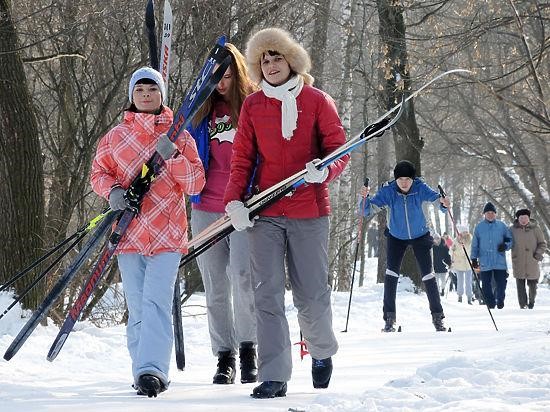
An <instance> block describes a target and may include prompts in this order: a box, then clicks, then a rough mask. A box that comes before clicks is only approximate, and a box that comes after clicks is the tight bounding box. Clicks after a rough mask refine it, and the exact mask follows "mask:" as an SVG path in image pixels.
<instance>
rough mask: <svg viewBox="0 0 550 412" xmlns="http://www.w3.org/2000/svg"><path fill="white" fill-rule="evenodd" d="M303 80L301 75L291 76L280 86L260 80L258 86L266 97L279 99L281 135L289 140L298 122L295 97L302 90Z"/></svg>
mask: <svg viewBox="0 0 550 412" xmlns="http://www.w3.org/2000/svg"><path fill="white" fill-rule="evenodd" d="M303 86H304V80H303V79H302V76H293V77H291V78H290V80H288V81H287V82H286V83H284V84H281V85H280V86H272V85H270V84H269V83H268V82H266V81H265V80H262V82H261V83H260V87H261V88H262V91H263V92H264V94H265V95H266V96H267V97H272V98H274V99H277V100H280V101H281V103H282V104H281V130H282V132H283V137H284V138H285V139H287V140H290V138H291V137H292V135H293V133H294V130H296V125H297V122H298V108H297V107H296V97H298V95H299V94H300V92H301V91H302V87H303Z"/></svg>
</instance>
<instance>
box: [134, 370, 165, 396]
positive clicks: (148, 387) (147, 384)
mask: <svg viewBox="0 0 550 412" xmlns="http://www.w3.org/2000/svg"><path fill="white" fill-rule="evenodd" d="M136 389H137V394H138V395H147V396H148V397H149V398H156V397H157V395H158V394H159V393H161V392H164V391H165V390H166V386H165V385H163V384H162V382H161V381H160V379H159V378H157V377H156V376H154V375H148V374H145V375H141V376H140V377H139V378H138V381H137V385H136Z"/></svg>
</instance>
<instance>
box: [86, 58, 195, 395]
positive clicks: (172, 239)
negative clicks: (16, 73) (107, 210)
mask: <svg viewBox="0 0 550 412" xmlns="http://www.w3.org/2000/svg"><path fill="white" fill-rule="evenodd" d="M128 97H129V100H130V102H131V105H130V107H129V109H127V110H126V111H125V112H124V120H123V121H122V122H121V123H120V124H119V125H118V126H115V127H114V128H113V129H111V130H110V131H109V132H108V133H107V134H106V135H105V136H104V137H103V138H102V139H101V141H100V142H99V145H98V147H97V153H96V156H95V158H94V161H93V164H92V171H91V183H92V188H93V190H94V191H95V192H96V193H97V194H98V195H100V196H102V197H104V198H106V199H108V200H109V205H110V207H111V209H112V210H124V209H125V208H126V207H127V206H128V203H127V200H126V196H125V191H126V189H127V188H128V186H129V185H130V184H131V182H132V180H133V179H134V178H135V176H136V175H137V174H138V173H139V172H140V170H141V167H142V165H143V164H144V163H145V162H146V161H147V160H148V159H149V158H150V157H151V156H152V155H153V153H154V152H155V151H157V152H158V153H159V154H160V155H161V156H162V158H163V159H164V167H163V168H162V170H161V172H160V173H159V175H158V176H157V178H156V179H155V180H154V182H153V183H152V185H151V187H150V190H149V192H148V193H147V194H146V195H145V196H144V198H143V201H142V203H141V206H140V208H139V213H138V214H137V215H136V217H135V218H134V219H133V221H132V223H131V224H130V226H129V227H128V230H127V231H126V233H125V235H124V236H123V237H122V239H121V240H120V243H119V244H118V248H117V250H116V253H117V255H118V265H119V269H120V272H121V275H122V284H123V288H124V294H125V297H126V302H127V305H128V313H129V317H128V326H127V330H126V331H127V344H128V351H129V352H130V357H131V359H132V373H133V376H134V387H135V388H136V389H137V390H138V394H142V395H144V394H146V395H148V396H149V397H151V396H157V394H158V393H160V392H162V391H164V390H166V388H167V387H168V384H169V378H168V368H169V364H170V356H171V353H172V341H173V331H172V300H173V299H172V297H173V293H174V284H175V280H176V275H177V273H178V267H179V262H180V258H181V255H182V253H186V252H187V230H186V229H187V224H186V222H187V218H186V213H185V200H184V197H183V195H184V193H185V194H196V193H199V192H200V190H201V189H202V187H203V186H204V181H205V180H204V169H203V167H202V163H201V161H200V158H199V156H198V154H197V148H196V146H195V142H194V140H193V139H192V138H191V136H190V135H189V133H187V132H186V131H184V132H183V133H181V135H180V136H179V138H178V139H177V141H176V143H175V144H174V143H172V142H171V141H170V139H169V138H168V136H167V135H166V134H165V133H166V132H167V131H168V129H169V128H170V125H171V124H172V120H173V114H172V111H171V110H170V109H169V108H168V107H165V106H163V105H162V100H163V97H164V82H163V80H162V76H161V74H160V73H159V72H157V71H156V70H153V69H151V68H149V67H143V68H141V69H138V70H136V71H135V72H134V74H133V75H132V78H131V79H130V84H129V87H128Z"/></svg>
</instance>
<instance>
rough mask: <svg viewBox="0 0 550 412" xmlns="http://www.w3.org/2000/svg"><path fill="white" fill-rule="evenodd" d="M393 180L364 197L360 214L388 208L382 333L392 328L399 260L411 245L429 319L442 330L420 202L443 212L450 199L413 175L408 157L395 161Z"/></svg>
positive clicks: (365, 192)
mask: <svg viewBox="0 0 550 412" xmlns="http://www.w3.org/2000/svg"><path fill="white" fill-rule="evenodd" d="M393 176H394V178H395V180H392V181H390V182H387V183H385V184H384V185H383V186H382V187H381V188H380V190H379V191H378V192H377V193H376V195H374V196H373V197H367V198H366V201H365V202H363V203H364V208H363V211H362V212H363V214H364V215H365V216H369V215H371V214H375V213H378V212H379V211H380V210H381V209H383V208H385V209H387V211H388V219H387V220H388V227H387V228H386V231H385V234H386V237H387V268H386V274H385V276H384V309H383V310H384V321H385V327H384V329H382V330H383V331H384V332H394V331H395V320H396V310H395V294H396V291H397V281H398V278H399V271H400V269H401V262H402V261H403V256H404V255H405V251H406V250H407V247H408V246H411V247H412V249H413V252H414V255H415V257H416V261H417V263H418V266H419V268H420V272H421V274H422V281H423V282H424V287H425V289H426V294H427V296H428V301H429V304H430V312H431V314H432V321H433V324H434V326H435V329H436V330H437V331H446V330H447V329H446V328H445V326H444V325H443V319H444V318H445V315H444V314H443V307H442V306H441V299H440V297H439V291H438V289H437V282H436V279H435V274H434V271H433V263H432V255H431V250H432V246H433V238H432V236H431V234H430V230H429V229H428V225H427V222H426V217H425V216H424V211H423V210H422V204H423V203H424V202H436V201H437V204H438V205H439V207H440V209H441V211H442V212H446V210H447V209H446V208H448V207H449V205H450V201H449V198H448V197H445V198H444V197H441V196H440V195H439V193H438V192H436V191H435V190H433V189H432V188H431V187H430V186H428V185H427V184H426V183H424V181H423V180H422V179H420V178H418V177H416V168H415V167H414V165H413V164H412V163H411V162H409V161H408V160H402V161H400V162H398V163H397V164H396V166H395V168H394V171H393ZM368 193H369V188H368V187H365V186H363V188H362V189H361V195H362V196H367V195H368Z"/></svg>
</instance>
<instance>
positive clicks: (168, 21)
mask: <svg viewBox="0 0 550 412" xmlns="http://www.w3.org/2000/svg"><path fill="white" fill-rule="evenodd" d="M152 3H153V2H152V0H150V1H149V2H148V3H147V7H146V9H145V25H146V27H147V37H148V40H149V62H150V63H151V67H152V68H153V69H155V70H158V71H160V73H161V75H162V80H163V81H164V88H165V91H166V93H165V94H164V102H166V101H167V100H168V79H169V72H170V51H171V44H172V8H171V7H170V2H169V1H168V0H165V2H164V14H163V22H162V28H163V36H162V46H161V53H162V56H161V58H160V60H159V56H157V54H156V44H157V34H156V31H155V16H154V7H153V6H152ZM153 45H154V46H155V47H153ZM179 282H180V277H179V273H178V274H177V275H176V282H175V284H174V297H173V302H172V303H173V306H172V317H173V327H174V350H175V353H176V365H177V367H178V369H179V370H184V369H185V352H184V342H183V324H182V317H181V303H178V306H175V305H176V302H180V293H181V292H180V287H179ZM178 309H179V310H178Z"/></svg>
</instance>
